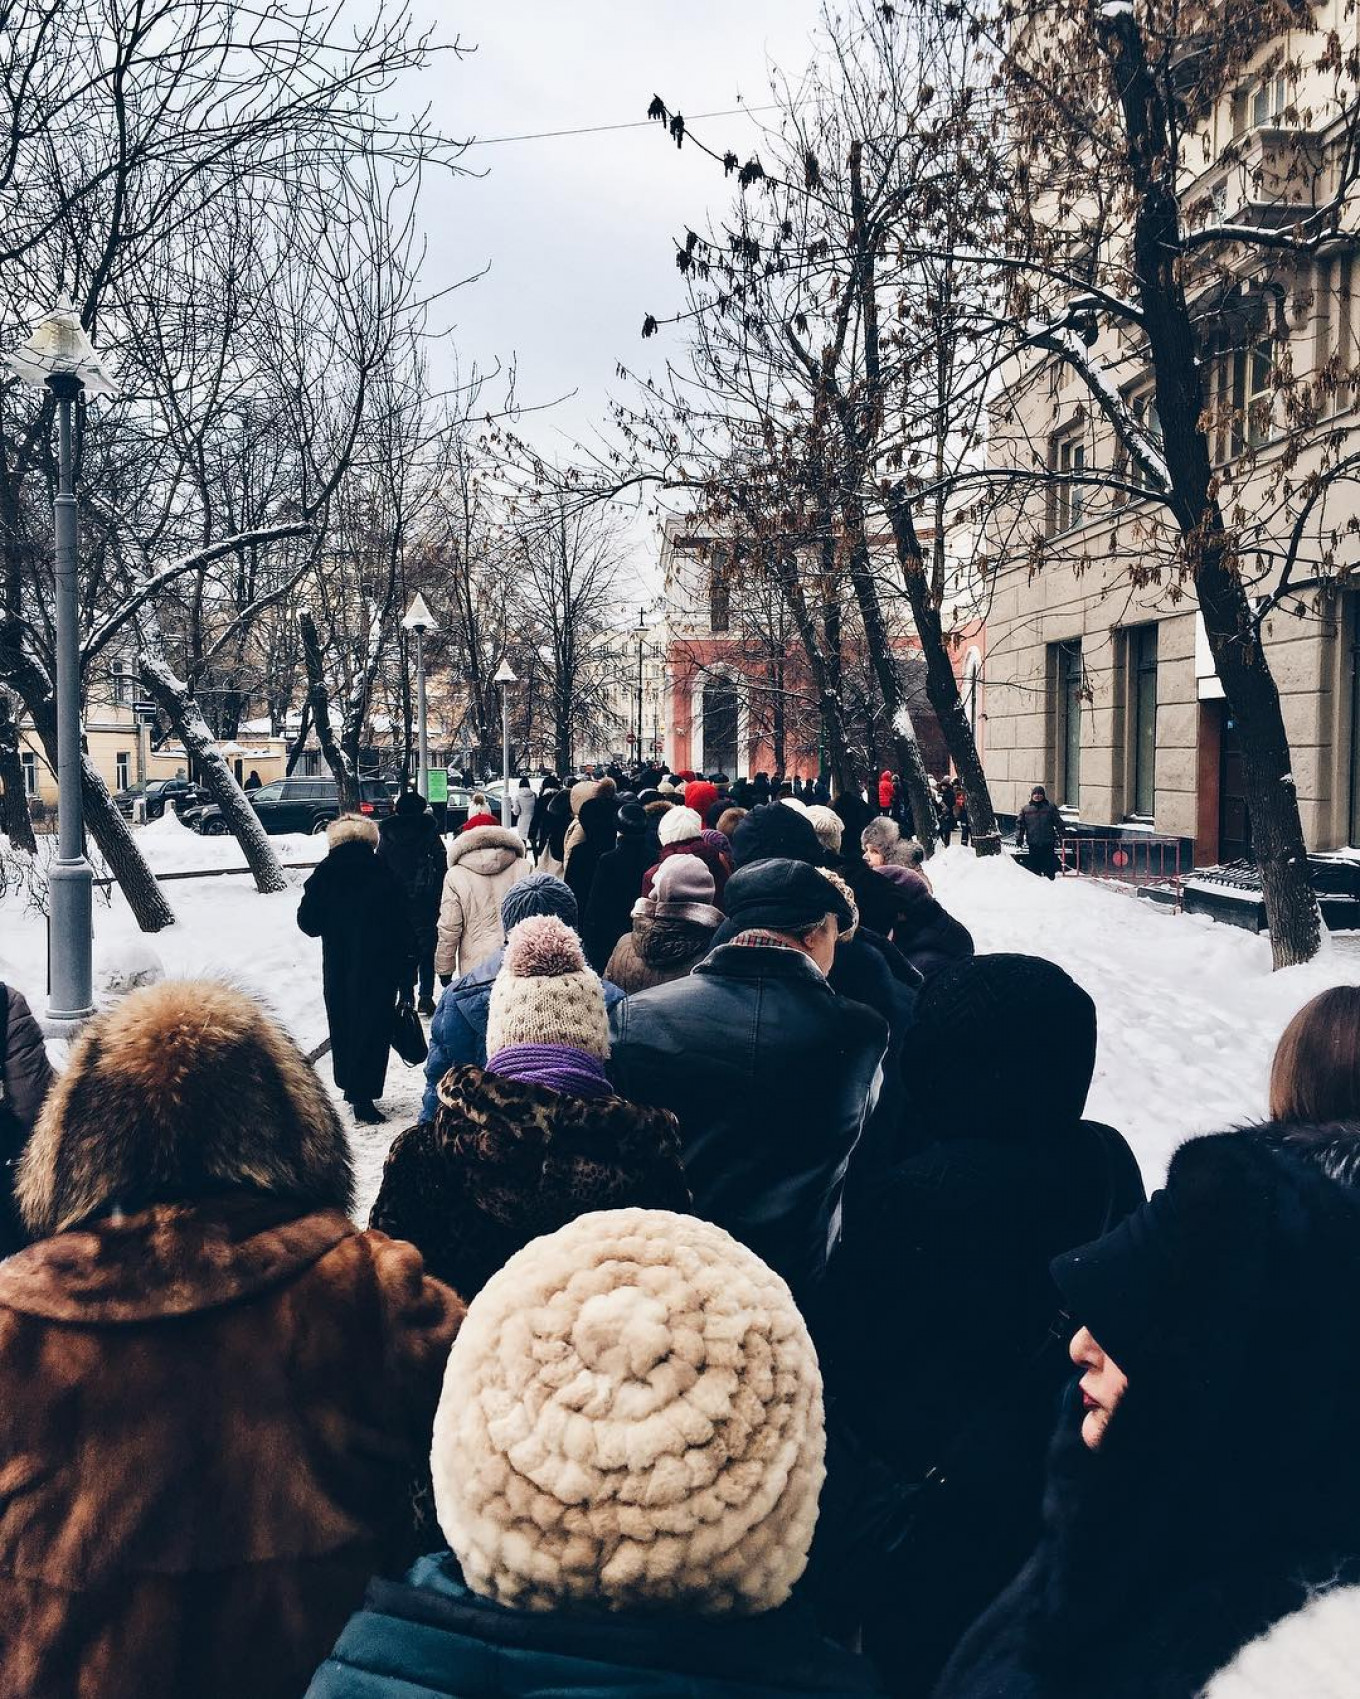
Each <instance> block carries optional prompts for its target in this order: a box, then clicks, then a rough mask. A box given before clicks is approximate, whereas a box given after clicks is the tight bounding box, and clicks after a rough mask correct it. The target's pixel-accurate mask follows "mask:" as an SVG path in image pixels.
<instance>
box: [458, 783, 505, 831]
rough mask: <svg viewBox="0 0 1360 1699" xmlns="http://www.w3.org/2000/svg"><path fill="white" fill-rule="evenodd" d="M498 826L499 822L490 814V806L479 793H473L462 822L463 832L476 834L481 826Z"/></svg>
mask: <svg viewBox="0 0 1360 1699" xmlns="http://www.w3.org/2000/svg"><path fill="white" fill-rule="evenodd" d="M499 824H500V821H499V820H498V818H497V817H496V815H494V814H493V813H492V812H491V804H490V803H489V802H488V801H487V800H486V798H485V796H483V795H482V793H481V791H475V792H474V793H473V796H472V800H471V801H470V802H469V804H468V817H467V819H466V820H465V821H464V822H463V830H464V831H465V832H476V831H479V830H480V829H481V828H482V827H483V826H498V825H499Z"/></svg>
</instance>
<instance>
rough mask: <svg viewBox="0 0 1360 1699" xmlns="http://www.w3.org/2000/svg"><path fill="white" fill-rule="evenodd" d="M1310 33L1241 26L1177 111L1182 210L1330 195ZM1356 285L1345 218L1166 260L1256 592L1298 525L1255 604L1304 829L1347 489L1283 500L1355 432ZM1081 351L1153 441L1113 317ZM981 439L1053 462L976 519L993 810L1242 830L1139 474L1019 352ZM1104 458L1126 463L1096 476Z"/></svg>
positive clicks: (1200, 635)
mask: <svg viewBox="0 0 1360 1699" xmlns="http://www.w3.org/2000/svg"><path fill="white" fill-rule="evenodd" d="M1317 12H1318V21H1319V25H1320V27H1321V29H1322V31H1324V32H1325V30H1326V29H1327V28H1328V27H1335V28H1336V29H1337V30H1339V31H1340V32H1342V40H1343V42H1347V43H1351V44H1353V43H1354V40H1355V36H1356V29H1357V23H1356V18H1355V16H1354V15H1353V14H1351V13H1349V12H1348V11H1347V9H1346V7H1345V4H1344V0H1324V3H1323V4H1322V5H1320V6H1319V7H1318V8H1317ZM1333 14H1334V16H1333ZM1323 40H1324V35H1323V34H1318V35H1308V36H1306V37H1300V38H1299V39H1297V40H1291V39H1290V38H1287V37H1286V38H1282V39H1281V41H1279V42H1277V43H1275V44H1273V45H1272V46H1271V47H1270V48H1267V49H1263V51H1262V52H1261V53H1260V54H1259V55H1257V59H1256V61H1255V63H1256V65H1257V69H1256V70H1254V71H1250V70H1249V71H1248V73H1247V74H1246V75H1245V76H1244V77H1243V78H1242V80H1241V81H1240V82H1239V83H1238V84H1237V86H1235V87H1234V88H1233V89H1231V90H1230V91H1228V92H1227V93H1226V94H1225V95H1224V97H1223V98H1222V99H1221V100H1219V101H1217V102H1216V103H1215V104H1214V105H1213V106H1212V109H1210V110H1208V111H1206V112H1204V113H1203V114H1202V115H1201V118H1200V123H1199V127H1198V129H1197V130H1196V132H1195V133H1194V135H1193V137H1192V138H1191V142H1190V143H1189V144H1187V146H1186V148H1185V149H1184V150H1183V154H1182V165H1181V172H1182V181H1181V204H1182V208H1183V210H1184V212H1185V216H1186V221H1187V223H1188V224H1189V225H1190V226H1191V227H1193V226H1194V225H1195V224H1196V223H1198V224H1200V225H1212V226H1213V227H1215V228H1216V227H1218V226H1221V225H1232V226H1243V225H1250V226H1255V227H1260V228H1266V229H1270V228H1275V229H1280V228H1292V227H1295V226H1296V225H1297V221H1298V220H1299V219H1300V217H1301V216H1306V214H1307V213H1308V212H1309V211H1310V210H1312V209H1314V208H1316V207H1320V206H1323V205H1325V204H1326V203H1327V202H1328V201H1329V199H1330V198H1332V197H1334V196H1335V195H1336V193H1337V186H1338V181H1339V179H1338V169H1339V165H1338V161H1339V156H1340V153H1341V151H1342V147H1343V139H1344V137H1345V136H1346V134H1347V130H1348V123H1349V118H1348V115H1347V114H1346V113H1345V112H1343V111H1342V110H1340V109H1339V108H1338V106H1337V104H1336V101H1335V82H1334V79H1333V77H1332V76H1331V74H1330V73H1326V74H1324V73H1322V72H1321V71H1318V70H1316V69H1313V68H1312V67H1314V66H1315V64H1316V61H1317V59H1318V57H1319V54H1320V52H1321V49H1322V45H1323ZM1291 65H1292V66H1295V67H1296V68H1295V69H1290V67H1291ZM1352 92H1353V91H1352ZM1357 294H1360V255H1352V254H1351V253H1350V252H1349V251H1347V248H1346V244H1344V243H1337V244H1334V245H1333V251H1331V252H1329V251H1327V249H1326V248H1325V247H1324V248H1323V249H1322V250H1321V251H1320V252H1319V253H1318V254H1317V255H1316V256H1310V257H1308V258H1297V257H1293V256H1286V255H1283V254H1271V253H1269V252H1267V251H1266V250H1264V249H1262V248H1260V247H1253V246H1251V245H1249V244H1245V243H1242V244H1232V243H1227V242H1225V243H1223V244H1221V245H1217V246H1215V247H1214V248H1212V249H1209V250H1206V251H1205V263H1204V277H1203V279H1202V281H1197V280H1191V283H1190V295H1191V300H1192V307H1193V310H1194V314H1195V318H1196V325H1197V331H1198V335H1199V340H1200V354H1199V357H1200V361H1201V366H1202V370H1203V373H1204V376H1205V380H1206V383H1205V387H1206V392H1207V393H1206V408H1207V423H1208V425H1209V429H1210V435H1211V443H1212V450H1213V456H1214V460H1215V463H1216V469H1217V472H1218V475H1219V476H1220V478H1222V479H1223V480H1225V496H1224V504H1225V511H1227V512H1229V514H1230V516H1231V519H1232V522H1234V523H1236V524H1239V525H1241V527H1242V536H1243V541H1244V550H1243V555H1242V569H1243V573H1244V576H1245V578H1246V579H1247V581H1248V587H1249V592H1250V595H1251V597H1252V599H1253V603H1254V604H1255V605H1257V606H1258V607H1259V606H1264V603H1263V600H1262V599H1264V598H1270V597H1271V596H1272V595H1273V594H1275V593H1276V592H1279V591H1280V590H1281V588H1282V586H1281V575H1282V572H1283V571H1284V570H1285V568H1284V562H1285V561H1286V559H1289V557H1290V551H1291V539H1292V538H1293V537H1294V534H1295V531H1296V528H1297V529H1298V547H1297V549H1296V551H1295V553H1294V556H1293V558H1292V559H1290V564H1289V567H1288V571H1289V577H1288V582H1287V586H1285V589H1286V590H1287V593H1286V594H1284V595H1283V597H1282V599H1281V600H1280V601H1279V603H1278V605H1276V606H1273V607H1272V608H1271V610H1270V611H1269V613H1268V614H1266V615H1265V617H1264V619H1263V623H1262V627H1261V629H1262V633H1263V638H1264V648H1265V652H1266V654H1267V656H1268V659H1269V663H1270V666H1271V668H1272V671H1273V673H1274V676H1275V680H1276V683H1277V685H1278V687H1279V691H1280V695H1281V699H1282V705H1283V710H1284V718H1285V724H1286V728H1287V731H1288V734H1289V738H1290V742H1291V748H1292V752H1293V778H1294V782H1295V785H1296V789H1297V794H1298V798H1299V803H1300V809H1301V813H1302V819H1303V826H1304V831H1305V834H1306V837H1307V840H1308V843H1309V846H1310V848H1311V849H1313V850H1334V849H1338V848H1342V847H1344V846H1347V845H1357V846H1360V669H1358V667H1357V658H1358V657H1360V599H1358V598H1360V578H1357V580H1356V584H1357V588H1352V587H1351V580H1350V577H1349V574H1350V572H1351V570H1352V569H1353V568H1354V566H1355V564H1356V561H1357V558H1360V488H1358V487H1357V486H1356V485H1355V484H1354V483H1353V482H1350V481H1349V480H1348V479H1347V478H1338V479H1336V480H1335V481H1334V482H1331V483H1330V484H1328V485H1327V487H1326V489H1325V494H1323V495H1322V496H1321V497H1320V498H1319V499H1318V501H1317V503H1316V506H1315V508H1309V505H1308V492H1309V490H1310V488H1311V487H1312V485H1311V484H1310V480H1316V479H1318V478H1319V476H1320V475H1324V481H1325V474H1326V472H1327V469H1328V468H1329V467H1334V466H1335V465H1336V463H1337V462H1338V461H1339V460H1340V459H1341V458H1342V457H1344V456H1345V455H1346V454H1347V453H1352V452H1356V450H1357V449H1360V436H1355V437H1354V440H1353V441H1351V440H1350V439H1351V438H1352V437H1353V436H1354V433H1355V431H1356V425H1357V423H1360V414H1358V413H1357V401H1358V400H1360V390H1358V389H1357V386H1356V385H1355V384H1354V383H1352V382H1350V381H1349V374H1351V373H1352V372H1354V371H1355V370H1356V369H1357V368H1360V300H1357ZM1089 360H1090V363H1091V365H1092V366H1093V367H1095V368H1096V369H1097V370H1099V371H1100V372H1101V373H1102V375H1103V377H1104V379H1105V381H1106V382H1107V383H1108V384H1109V385H1110V386H1111V388H1112V390H1117V392H1118V396H1119V398H1120V401H1121V403H1122V405H1123V407H1124V408H1126V409H1127V411H1128V414H1129V415H1130V416H1131V417H1132V419H1133V420H1134V421H1135V423H1136V426H1137V430H1138V432H1139V433H1140V438H1141V440H1142V441H1144V442H1145V443H1146V444H1147V445H1148V448H1149V449H1150V450H1151V451H1152V457H1153V458H1155V455H1156V451H1157V449H1158V447H1159V445H1160V440H1161V430H1160V421H1159V420H1158V418H1157V412H1156V404H1155V401H1154V398H1153V391H1152V382H1151V376H1150V373H1149V371H1148V369H1147V363H1146V358H1145V354H1144V352H1143V350H1142V349H1141V348H1140V346H1139V341H1138V338H1137V337H1136V336H1135V335H1132V334H1129V333H1127V332H1124V331H1120V330H1116V329H1112V328H1102V329H1100V330H1099V332H1098V334H1097V333H1095V331H1094V328H1093V331H1092V334H1091V336H1090V339H1089ZM989 458H990V461H991V464H992V465H993V466H994V467H996V468H998V469H1002V470H1004V469H1010V468H1025V469H1028V470H1029V471H1031V472H1032V471H1035V470H1046V471H1047V472H1048V473H1050V474H1052V477H1051V480H1050V481H1048V482H1047V483H1045V482H1044V481H1043V480H1037V481H1036V484H1035V486H1034V487H1033V488H1032V489H1031V491H1030V493H1029V494H1028V495H1027V496H1026V497H1025V498H1024V500H1023V501H1022V502H1021V503H1020V505H1019V511H1018V516H1017V513H1016V512H1015V511H1012V512H1011V513H1009V514H1008V515H1007V521H1006V526H1005V530H1004V532H1003V531H1002V528H1001V526H1000V524H999V523H998V524H994V525H993V526H992V528H991V530H990V533H989V535H988V539H987V553H988V586H989V596H988V600H987V633H988V643H987V656H986V670H985V684H984V702H983V712H984V714H985V719H986V747H987V754H986V766H987V772H988V777H989V779H990V781H991V785H992V794H993V800H994V802H995V804H996V806H997V808H998V811H1000V812H1003V813H1012V814H1013V813H1014V812H1015V811H1016V810H1017V809H1018V807H1019V806H1020V805H1021V803H1022V802H1023V801H1024V799H1025V797H1026V796H1027V794H1028V792H1029V790H1030V787H1031V786H1032V785H1034V784H1036V783H1042V784H1045V785H1046V786H1048V788H1049V791H1050V794H1051V795H1052V796H1054V797H1055V799H1056V800H1057V801H1058V802H1059V804H1060V805H1061V806H1062V807H1063V809H1064V811H1065V812H1066V813H1067V814H1068V816H1069V818H1070V819H1071V820H1072V821H1073V822H1074V823H1079V824H1080V826H1081V828H1083V829H1090V830H1094V831H1097V832H1099V833H1103V834H1114V835H1120V836H1122V835H1129V836H1136V835H1139V834H1157V835H1165V836H1167V837H1171V838H1175V839H1179V840H1181V844H1182V847H1183V849H1184V851H1185V853H1186V854H1187V855H1193V857H1194V860H1195V861H1196V862H1197V863H1200V864H1205V863H1213V862H1218V861H1224V860H1229V859H1233V858H1236V857H1238V856H1241V855H1245V854H1247V853H1249V849H1250V833H1249V827H1248V823H1247V816H1246V807H1245V800H1244V793H1243V784H1242V772H1241V754H1240V747H1239V745H1238V742H1237V735H1236V728H1235V726H1234V722H1233V719H1232V715H1231V713H1230V711H1229V708H1228V705H1227V703H1226V701H1225V699H1224V694H1223V689H1222V686H1221V684H1220V683H1219V680H1218V678H1217V676H1216V673H1215V669H1214V665H1213V661H1212V658H1211V656H1210V653H1209V649H1208V644H1207V641H1206V638H1205V634H1204V629H1203V625H1202V622H1201V620H1200V618H1199V615H1198V612H1197V610H1196V607H1195V597H1194V590H1193V586H1192V585H1190V584H1188V583H1185V582H1183V581H1181V580H1180V578H1179V577H1178V575H1177V573H1176V572H1175V570H1174V567H1173V565H1172V562H1173V559H1174V555H1175V533H1174V528H1173V527H1172V525H1171V523H1170V520H1169V517H1168V516H1167V515H1166V513H1165V510H1164V509H1163V508H1162V507H1161V506H1160V504H1158V503H1157V502H1156V501H1155V499H1152V497H1153V496H1154V495H1155V489H1154V488H1153V480H1154V476H1155V475H1154V474H1153V473H1150V472H1149V471H1148V470H1147V468H1146V467H1144V466H1141V465H1140V464H1139V463H1137V462H1136V461H1133V460H1132V459H1131V458H1130V456H1129V455H1128V453H1127V451H1126V450H1125V449H1124V448H1123V447H1122V446H1121V444H1120V441H1119V438H1118V436H1117V435H1116V433H1115V432H1114V430H1113V429H1112V427H1111V426H1110V425H1109V424H1108V423H1107V420H1106V418H1105V416H1104V415H1103V414H1102V412H1101V410H1100V409H1099V407H1097V406H1094V405H1093V404H1092V398H1091V394H1090V391H1089V388H1088V386H1087V385H1086V383H1085V382H1084V380H1083V379H1082V378H1081V377H1080V376H1079V375H1078V374H1077V373H1075V372H1074V371H1072V370H1071V369H1070V365H1069V364H1067V363H1065V362H1063V361H1061V360H1059V359H1057V358H1055V357H1053V356H1052V355H1050V354H1044V353H1038V352H1036V353H1033V354H1032V355H1030V356H1028V357H1026V359H1025V360H1024V361H1023V362H1022V363H1020V364H1017V365H1016V366H1014V367H1012V368H1011V370H1010V371H1009V372H1008V373H1007V376H1006V382H1005V388H1004V394H1003V395H1002V396H1001V397H1000V398H999V400H998V402H997V405H996V406H995V407H994V409H993V416H992V431H991V442H990V449H989ZM1107 472H1108V473H1113V474H1114V475H1115V477H1116V478H1117V479H1118V480H1119V481H1120V482H1121V483H1122V484H1123V485H1124V486H1125V487H1124V488H1123V489H1122V490H1112V489H1109V488H1106V487H1102V486H1101V484H1100V483H1099V481H1098V479H1099V475H1100V474H1102V473H1107ZM1083 478H1089V479H1092V480H1093V481H1091V482H1088V483H1083V482H1081V480H1082V479H1083ZM1144 490H1147V491H1148V492H1149V494H1148V496H1146V497H1145V496H1144V495H1143V494H1142V492H1143V491H1144ZM1301 514H1303V515H1304V519H1303V520H1302V521H1300V515H1301ZM1353 529H1354V532H1355V534H1354V535H1353V534H1352V531H1353Z"/></svg>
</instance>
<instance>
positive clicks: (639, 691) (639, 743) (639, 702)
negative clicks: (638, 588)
mask: <svg viewBox="0 0 1360 1699" xmlns="http://www.w3.org/2000/svg"><path fill="white" fill-rule="evenodd" d="M645 630H646V625H645V623H644V621H643V609H641V608H639V609H638V622H637V645H638V674H637V758H638V760H639V762H640V761H641V760H642V633H643V632H644V631H645Z"/></svg>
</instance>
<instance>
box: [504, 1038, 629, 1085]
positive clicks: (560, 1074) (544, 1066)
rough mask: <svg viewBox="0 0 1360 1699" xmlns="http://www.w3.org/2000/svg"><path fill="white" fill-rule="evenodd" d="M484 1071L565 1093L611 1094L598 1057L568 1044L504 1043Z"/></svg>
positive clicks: (602, 1065) (602, 1064)
mask: <svg viewBox="0 0 1360 1699" xmlns="http://www.w3.org/2000/svg"><path fill="white" fill-rule="evenodd" d="M486 1071H487V1073H489V1074H499V1075H500V1076H501V1077H502V1078H503V1079H507V1080H524V1081H526V1082H527V1083H528V1084H529V1085H541V1086H546V1087H547V1088H548V1090H549V1091H561V1092H565V1093H566V1094H567V1096H568V1097H612V1096H613V1095H614V1088H613V1086H612V1085H610V1083H609V1079H608V1076H607V1075H606V1074H605V1071H604V1063H603V1062H602V1061H601V1060H600V1059H599V1057H598V1056H591V1055H588V1054H587V1053H586V1051H584V1050H577V1049H576V1047H575V1046H574V1045H571V1044H507V1045H506V1046H505V1048H504V1049H503V1050H498V1051H497V1052H496V1054H495V1055H494V1056H489V1057H488V1058H487V1062H486Z"/></svg>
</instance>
